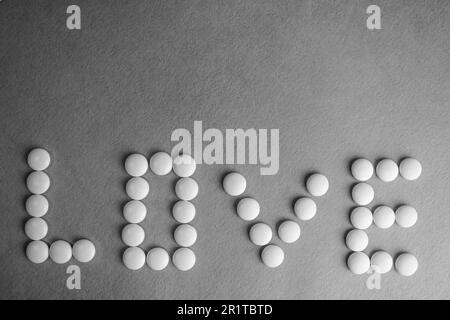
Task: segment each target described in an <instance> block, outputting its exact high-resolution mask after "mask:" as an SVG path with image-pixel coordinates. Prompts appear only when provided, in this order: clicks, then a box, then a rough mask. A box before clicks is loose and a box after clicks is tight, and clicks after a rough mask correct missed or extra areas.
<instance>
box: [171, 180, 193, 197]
mask: <svg viewBox="0 0 450 320" xmlns="http://www.w3.org/2000/svg"><path fill="white" fill-rule="evenodd" d="M175 194H176V195H177V197H178V198H180V199H181V200H185V201H190V200H192V199H194V198H195V197H196V196H197V194H198V184H197V181H195V180H194V179H192V178H181V179H179V180H178V181H177V183H176V184H175Z"/></svg>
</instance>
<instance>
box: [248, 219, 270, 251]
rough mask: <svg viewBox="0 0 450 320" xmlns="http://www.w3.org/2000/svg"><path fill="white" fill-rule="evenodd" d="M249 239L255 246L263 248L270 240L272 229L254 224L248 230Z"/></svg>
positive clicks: (265, 225)
mask: <svg viewBox="0 0 450 320" xmlns="http://www.w3.org/2000/svg"><path fill="white" fill-rule="evenodd" d="M249 237H250V240H251V241H252V242H253V243H254V244H256V245H257V246H265V245H266V244H268V243H269V242H270V240H272V229H270V227H269V226H268V225H267V224H265V223H262V222H258V223H255V224H254V225H253V226H252V227H251V228H250V231H249Z"/></svg>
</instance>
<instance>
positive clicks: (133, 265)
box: [122, 247, 145, 270]
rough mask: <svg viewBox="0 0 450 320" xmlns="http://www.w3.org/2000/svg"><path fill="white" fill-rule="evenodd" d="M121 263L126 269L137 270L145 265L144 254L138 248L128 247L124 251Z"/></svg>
mask: <svg viewBox="0 0 450 320" xmlns="http://www.w3.org/2000/svg"><path fill="white" fill-rule="evenodd" d="M122 261H123V264H124V265H125V267H127V268H128V269H130V270H139V269H140V268H142V267H143V266H144V264H145V252H144V250H142V249H141V248H139V247H129V248H127V249H126V250H125V251H124V253H123V255H122Z"/></svg>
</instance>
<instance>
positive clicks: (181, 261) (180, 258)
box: [172, 248, 195, 271]
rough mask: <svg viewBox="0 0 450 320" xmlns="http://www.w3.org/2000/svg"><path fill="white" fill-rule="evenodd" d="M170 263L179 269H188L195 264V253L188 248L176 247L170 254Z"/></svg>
mask: <svg viewBox="0 0 450 320" xmlns="http://www.w3.org/2000/svg"><path fill="white" fill-rule="evenodd" d="M172 263H173V264H174V266H175V267H176V268H177V269H178V270H181V271H188V270H190V269H192V267H193V266H194V265H195V253H194V251H192V250H191V249H189V248H178V249H177V250H175V252H174V253H173V255H172Z"/></svg>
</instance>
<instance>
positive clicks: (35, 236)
mask: <svg viewBox="0 0 450 320" xmlns="http://www.w3.org/2000/svg"><path fill="white" fill-rule="evenodd" d="M47 232H48V225H47V222H45V220H44V219H42V218H30V219H28V220H27V222H26V223H25V234H26V235H27V237H28V238H30V239H31V240H41V239H42V238H44V237H45V236H46V235H47Z"/></svg>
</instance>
